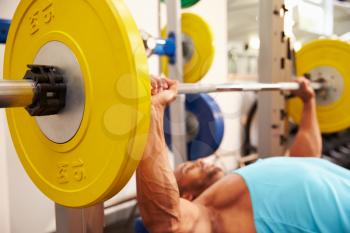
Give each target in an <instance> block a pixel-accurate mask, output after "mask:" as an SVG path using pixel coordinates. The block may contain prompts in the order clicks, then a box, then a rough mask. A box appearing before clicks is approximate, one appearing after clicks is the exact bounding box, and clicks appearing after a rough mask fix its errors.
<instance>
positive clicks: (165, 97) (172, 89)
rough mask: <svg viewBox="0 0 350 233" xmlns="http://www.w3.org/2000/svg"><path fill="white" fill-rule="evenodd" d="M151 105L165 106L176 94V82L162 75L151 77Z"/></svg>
mask: <svg viewBox="0 0 350 233" xmlns="http://www.w3.org/2000/svg"><path fill="white" fill-rule="evenodd" d="M151 86H152V90H151V93H152V105H153V106H158V107H166V106H167V105H168V104H169V103H171V102H173V101H174V100H175V99H176V96H177V88H178V87H177V82H176V81H174V80H170V79H167V78H164V77H152V80H151Z"/></svg>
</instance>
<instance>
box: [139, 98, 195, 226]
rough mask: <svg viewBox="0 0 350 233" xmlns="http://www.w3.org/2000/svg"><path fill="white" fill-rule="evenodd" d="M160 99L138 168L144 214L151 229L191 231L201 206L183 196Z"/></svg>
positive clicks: (145, 220) (140, 201) (140, 196)
mask: <svg viewBox="0 0 350 233" xmlns="http://www.w3.org/2000/svg"><path fill="white" fill-rule="evenodd" d="M165 94H169V93H165ZM170 94H171V93H170ZM163 97H164V96H163ZM163 97H162V98H163ZM165 97H169V96H165ZM170 98H171V96H170ZM159 101H163V100H162V99H157V98H155V99H153V100H152V102H153V103H154V104H153V105H152V110H151V111H152V121H151V127H150V133H149V138H148V143H147V146H146V148H145V151H144V155H143V160H142V161H141V162H140V165H139V166H138V168H137V171H136V181H137V198H138V203H139V207H140V211H141V216H142V218H143V221H144V223H145V225H146V227H147V228H148V230H149V231H150V232H161V233H166V232H180V231H181V232H191V229H193V226H194V224H195V222H196V221H197V219H198V216H199V215H200V212H201V211H200V208H201V207H200V206H198V205H196V204H193V203H190V202H187V201H186V200H183V199H181V198H180V195H179V190H178V186H177V183H176V179H175V176H174V174H173V171H172V170H171V168H170V165H169V161H168V158H167V152H166V145H165V140H164V133H163V115H164V106H163V104H165V103H162V102H160V103H159ZM168 101H170V100H168Z"/></svg>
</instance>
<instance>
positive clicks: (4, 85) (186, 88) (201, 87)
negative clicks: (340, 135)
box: [0, 80, 325, 108]
mask: <svg viewBox="0 0 350 233" xmlns="http://www.w3.org/2000/svg"><path fill="white" fill-rule="evenodd" d="M299 87H300V85H299V84H298V83H295V82H280V83H223V84H182V83H181V84H179V91H178V92H179V94H196V93H212V92H245V91H254V92H260V91H293V90H298V89H299ZM311 87H312V88H313V89H314V90H320V89H322V88H325V85H324V84H322V83H318V82H312V83H311ZM35 91H36V86H35V83H34V82H33V81H31V80H18V81H0V108H9V107H27V106H28V105H30V104H32V101H33V98H34V96H35Z"/></svg>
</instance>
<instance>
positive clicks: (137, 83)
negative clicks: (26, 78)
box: [4, 0, 150, 207]
mask: <svg viewBox="0 0 350 233" xmlns="http://www.w3.org/2000/svg"><path fill="white" fill-rule="evenodd" d="M52 44H60V45H64V46H63V47H67V48H68V49H69V50H71V52H72V54H74V56H75V57H76V60H77V61H78V64H79V67H77V69H78V70H79V69H80V71H81V73H82V76H83V81H84V93H85V102H84V103H85V105H84V110H83V117H82V121H81V123H80V126H79V129H78V131H77V132H76V134H75V135H74V136H73V137H72V138H71V139H70V140H69V141H67V142H64V143H55V142H53V141H51V140H49V139H48V137H47V135H46V134H44V133H43V131H42V130H41V128H39V126H38V124H37V121H39V120H40V119H35V118H33V117H30V116H29V115H28V113H27V112H26V111H25V110H24V109H22V108H18V109H9V110H7V118H8V122H9V127H10V131H11V135H12V139H13V142H14V145H15V147H16V150H17V152H18V155H19V157H20V160H21V162H22V164H23V166H24V168H25V170H26V172H27V173H28V174H29V176H30V178H31V179H32V181H33V182H34V183H35V185H36V186H37V187H38V188H39V189H40V190H41V191H42V192H43V193H44V194H45V195H46V196H48V197H49V198H50V199H52V200H53V201H54V202H56V203H58V204H61V205H64V206H69V207H84V206H90V205H93V204H96V203H98V202H102V201H104V200H106V199H107V198H109V197H111V196H113V195H114V194H116V193H117V192H118V191H119V190H120V189H121V188H122V187H123V186H124V185H125V183H126V182H127V181H128V180H129V178H130V177H131V175H132V174H133V172H134V171H135V169H136V167H137V164H138V162H139V160H140V158H141V156H142V153H143V148H144V146H145V144H146V140H147V135H148V129H149V120H150V84H149V83H150V82H149V76H148V68H147V58H146V54H145V51H144V46H143V44H142V41H141V38H140V35H139V30H138V28H137V26H136V25H135V23H134V21H133V19H132V16H131V14H130V13H129V11H128V10H127V9H126V6H125V3H124V1H121V0H24V1H21V3H20V4H19V6H18V8H17V10H16V13H15V16H14V18H13V20H12V24H11V29H10V32H9V37H8V43H7V44H6V52H5V65H4V77H6V78H7V79H20V78H21V77H23V74H24V72H25V71H26V65H27V64H32V63H33V62H34V61H35V60H36V58H37V55H38V53H39V51H40V53H41V52H42V51H43V50H44V48H45V49H46V48H47V47H50V46H51V45H52ZM49 55H50V56H52V57H57V60H60V59H63V58H60V56H61V55H62V54H61V53H60V51H57V53H52V54H49ZM67 79H69V77H67ZM68 88H69V87H68ZM59 117H60V115H59V116H58V118H59ZM68 123H69V121H67V124H68ZM56 130H57V132H58V133H61V132H60V129H56ZM51 131H52V130H51Z"/></svg>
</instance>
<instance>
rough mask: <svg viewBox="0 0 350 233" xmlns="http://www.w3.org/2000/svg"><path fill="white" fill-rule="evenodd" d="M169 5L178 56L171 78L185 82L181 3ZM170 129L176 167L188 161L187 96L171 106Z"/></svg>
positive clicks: (175, 0) (171, 0)
mask: <svg viewBox="0 0 350 233" xmlns="http://www.w3.org/2000/svg"><path fill="white" fill-rule="evenodd" d="M166 5H167V19H168V21H167V29H168V33H172V34H173V35H174V36H175V40H176V56H175V62H174V64H171V63H169V78H171V79H174V80H177V81H179V82H180V83H182V82H183V54H182V30H181V1H178V0H166ZM170 120H171V122H170V128H171V135H172V136H171V141H172V151H173V152H174V155H175V157H174V163H175V165H177V164H180V163H182V162H184V161H186V160H187V143H186V137H185V135H186V111H185V96H179V98H177V99H176V101H175V102H174V103H173V104H171V106H170Z"/></svg>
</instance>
